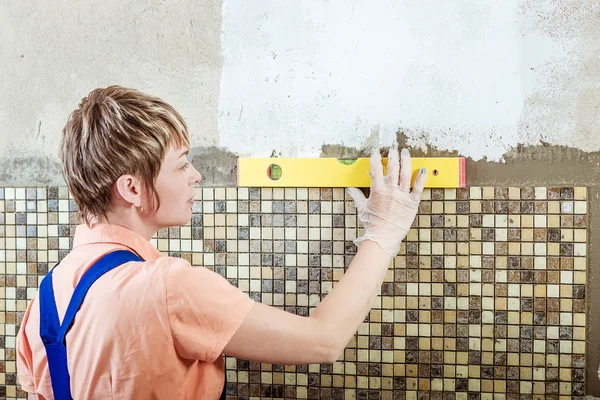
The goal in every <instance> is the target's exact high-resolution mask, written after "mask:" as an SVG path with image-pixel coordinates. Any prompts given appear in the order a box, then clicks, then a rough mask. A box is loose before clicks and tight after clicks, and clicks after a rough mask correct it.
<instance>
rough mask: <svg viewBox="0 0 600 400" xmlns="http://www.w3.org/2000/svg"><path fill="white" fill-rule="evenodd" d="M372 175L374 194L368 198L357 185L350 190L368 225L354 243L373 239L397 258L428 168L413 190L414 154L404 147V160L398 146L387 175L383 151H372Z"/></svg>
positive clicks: (413, 215) (390, 156)
mask: <svg viewBox="0 0 600 400" xmlns="http://www.w3.org/2000/svg"><path fill="white" fill-rule="evenodd" d="M400 163H401V164H402V168H400ZM370 175H371V194H370V196H369V198H368V199H367V198H366V197H365V195H364V194H363V193H362V192H361V191H360V190H359V189H357V188H349V189H346V191H347V192H348V194H349V195H350V196H351V197H352V199H353V200H354V203H355V205H356V210H357V212H358V218H359V219H360V221H361V222H362V223H363V225H364V234H363V235H362V236H361V237H359V238H357V239H355V240H354V243H355V244H356V245H357V246H360V244H361V243H362V242H364V241H365V240H371V241H373V242H376V243H377V244H379V246H380V247H381V248H382V249H383V250H384V251H385V252H386V253H388V254H389V255H390V256H392V257H395V256H396V255H397V254H398V251H399V250H400V244H401V243H402V240H404V238H405V237H406V235H407V234H408V231H409V230H410V227H411V226H412V223H413V221H414V219H415V216H416V215H417V211H418V209H419V202H420V201H421V193H423V187H424V186H425V180H426V177H427V174H426V171H425V169H424V168H423V169H421V170H420V171H419V173H418V174H417V178H416V180H415V185H414V188H413V190H412V192H411V190H410V182H411V178H412V164H411V160H410V154H409V153H408V150H402V160H401V162H400V161H399V160H398V149H396V148H395V147H394V148H392V149H391V150H390V152H389V155H388V174H387V175H386V176H385V177H384V176H383V164H382V163H381V154H380V153H379V150H374V151H373V153H371V172H370ZM398 177H399V178H400V179H398Z"/></svg>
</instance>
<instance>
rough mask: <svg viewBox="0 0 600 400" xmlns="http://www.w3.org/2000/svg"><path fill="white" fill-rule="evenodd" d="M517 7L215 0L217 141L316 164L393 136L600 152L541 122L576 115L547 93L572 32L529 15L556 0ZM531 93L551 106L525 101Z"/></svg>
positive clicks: (461, 2) (473, 145)
mask: <svg viewBox="0 0 600 400" xmlns="http://www.w3.org/2000/svg"><path fill="white" fill-rule="evenodd" d="M525 3H526V2H525V1H518V0H504V1H498V0H476V1H475V0H456V1H448V2H443V1H423V0H407V1H402V2H399V1H395V0H377V1H361V0H343V1H342V0H337V1H336V0H333V1H322V0H296V1H275V0H264V1H251V0H235V1H234V0H224V3H223V22H222V34H221V48H222V52H223V58H224V61H223V62H224V64H223V70H222V78H221V90H220V99H219V133H220V142H219V144H220V146H223V147H226V148H228V149H230V150H232V151H234V152H236V153H239V154H243V155H250V156H269V155H271V153H272V152H273V151H275V152H277V153H279V152H281V154H282V155H284V156H290V157H299V156H309V157H313V156H318V155H319V153H320V150H321V146H322V145H323V144H341V145H346V146H353V147H361V146H362V145H363V144H364V143H365V140H366V138H367V137H369V136H370V135H372V134H373V133H377V134H378V136H379V144H380V145H381V146H385V145H390V144H391V143H392V142H393V141H394V140H395V138H396V134H397V132H398V131H402V132H404V133H405V134H406V135H407V136H408V140H409V144H410V145H413V146H419V147H425V146H426V145H427V144H430V145H433V146H435V147H437V148H440V149H447V150H457V151H458V152H459V153H460V154H461V155H464V156H468V157H472V158H473V159H476V160H479V159H482V158H487V159H489V160H501V159H502V157H503V155H504V154H505V153H506V152H507V151H508V150H510V149H511V148H513V147H514V146H516V145H518V144H520V143H523V144H539V142H540V140H544V141H546V142H550V143H551V144H564V145H570V146H573V147H579V148H583V149H585V150H597V149H598V148H599V147H600V141H599V140H598V139H597V138H594V137H592V136H589V137H584V138H582V137H581V135H573V132H574V130H576V129H577V124H576V123H575V122H573V121H572V122H569V121H567V120H565V119H560V120H559V119H556V121H555V122H556V123H553V124H552V125H551V126H548V123H547V121H548V118H550V120H552V118H553V117H552V112H553V110H555V109H556V110H559V111H560V113H564V114H569V112H570V110H571V111H572V109H571V108H570V106H569V105H568V104H567V103H569V102H570V100H569V98H568V97H560V96H558V95H557V93H556V92H557V91H558V90H560V88H556V90H555V89H554V88H553V85H556V79H555V78H554V77H555V76H556V75H557V74H562V73H566V74H567V75H568V73H569V72H568V71H569V70H570V69H571V68H573V66H574V64H575V65H577V62H580V61H578V57H577V56H576V55H573V54H572V52H573V51H574V49H573V47H574V46H572V44H573V43H575V42H576V41H577V40H579V39H581V38H580V37H577V36H573V35H572V36H571V37H569V36H568V34H567V33H564V34H559V35H554V34H552V32H547V31H544V30H543V29H540V27H539V25H540V21H543V16H540V13H539V12H538V9H540V8H541V9H543V8H544V7H547V10H548V11H552V10H553V8H552V7H555V6H553V5H552V4H550V2H545V3H547V4H542V3H544V2H543V1H537V2H529V3H537V4H525ZM567 11H568V10H567ZM571 22H581V21H571ZM564 89H565V88H563V90H564ZM539 93H543V95H542V97H543V98H545V99H546V100H548V99H549V100H550V101H547V102H546V104H540V105H539V106H536V104H533V105H532V104H527V101H528V99H529V98H530V97H531V96H535V95H536V94H538V95H539ZM552 96H554V97H552ZM544 121H546V122H544ZM561 121H562V122H561ZM540 130H543V132H541V131H540Z"/></svg>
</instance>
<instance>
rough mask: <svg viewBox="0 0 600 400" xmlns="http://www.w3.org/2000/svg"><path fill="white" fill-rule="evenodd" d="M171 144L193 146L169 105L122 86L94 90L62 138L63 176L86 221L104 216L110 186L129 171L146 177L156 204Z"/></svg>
mask: <svg viewBox="0 0 600 400" xmlns="http://www.w3.org/2000/svg"><path fill="white" fill-rule="evenodd" d="M170 146H176V147H183V146H187V147H189V135H188V129H187V125H186V123H185V121H184V120H183V118H182V117H181V115H180V114H179V113H178V112H177V111H175V109H174V108H173V107H172V106H171V105H169V104H167V103H166V102H164V101H163V100H161V99H159V98H157V97H153V96H150V95H147V94H145V93H142V92H140V91H137V90H135V89H127V88H123V87H120V86H110V87H107V88H100V89H95V90H93V91H92V92H90V94H89V95H88V96H87V97H85V98H84V99H83V100H82V101H81V103H80V104H79V108H78V109H76V110H75V111H73V112H72V113H71V115H70V116H69V119H68V121H67V124H66V126H65V127H64V129H63V132H62V138H61V143H60V160H61V163H62V167H63V176H64V178H65V181H66V183H67V186H68V188H69V191H70V192H71V194H72V195H73V197H74V199H75V201H76V202H77V204H78V205H79V210H80V211H81V214H82V216H83V218H84V219H85V221H86V223H87V224H89V223H90V220H91V219H92V218H93V217H100V216H104V217H106V214H107V212H108V211H109V210H110V207H111V193H112V187H113V185H114V183H115V182H116V181H117V179H118V178H119V177H120V176H122V175H125V174H131V175H134V176H137V177H139V178H140V179H141V180H142V181H143V183H144V185H145V186H146V188H147V189H149V190H150V192H151V193H152V200H153V204H152V205H151V207H153V208H154V210H156V209H158V207H160V202H159V199H158V195H157V193H156V189H155V181H156V177H157V176H158V172H159V170H160V166H161V164H162V162H163V160H164V157H165V153H166V152H167V150H168V149H169V147H170Z"/></svg>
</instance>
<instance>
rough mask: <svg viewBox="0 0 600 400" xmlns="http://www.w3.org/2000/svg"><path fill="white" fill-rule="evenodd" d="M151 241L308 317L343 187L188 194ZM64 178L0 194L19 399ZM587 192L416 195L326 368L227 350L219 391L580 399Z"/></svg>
mask: <svg viewBox="0 0 600 400" xmlns="http://www.w3.org/2000/svg"><path fill="white" fill-rule="evenodd" d="M198 199H201V200H198V201H197V202H196V205H195V207H194V216H193V220H192V222H191V224H190V225H188V226H185V227H182V228H171V229H165V230H163V231H161V232H159V233H158V235H157V237H156V238H155V239H153V242H154V244H155V245H156V246H157V247H158V248H159V250H161V251H164V252H165V253H170V254H171V255H175V256H180V257H183V258H186V259H187V260H189V261H190V262H191V263H192V264H194V265H205V266H207V267H208V268H211V269H214V270H215V271H217V272H218V273H220V274H222V275H224V276H225V277H227V278H228V279H229V281H230V282H231V283H232V284H234V285H237V286H239V287H240V288H242V289H243V290H244V291H246V292H248V293H249V295H250V296H251V297H252V298H254V299H255V300H258V301H262V302H264V303H267V304H272V305H275V306H278V307H281V308H284V309H286V310H288V311H290V312H293V313H297V314H300V315H309V314H310V312H311V310H312V309H314V307H315V306H316V304H317V303H318V302H319V301H320V299H321V298H322V297H323V296H325V295H326V294H327V293H328V292H329V291H331V290H332V288H333V286H334V285H335V282H336V281H338V280H339V279H340V277H341V276H342V274H343V272H344V268H345V267H346V266H347V265H348V264H349V262H350V261H351V260H352V257H353V254H354V253H355V251H356V249H355V246H354V245H353V244H352V239H354V238H355V237H356V236H357V234H358V229H359V228H357V225H358V224H357V218H356V211H355V208H354V205H353V203H352V201H351V200H350V199H349V198H348V197H346V195H345V192H344V190H342V189H333V190H332V189H285V190H284V189H234V188H229V189H225V188H223V189H198ZM76 223H77V207H76V205H75V204H74V202H73V201H72V200H69V198H68V193H67V191H66V189H65V188H47V189H46V188H39V189H31V188H29V189H24V188H17V189H14V188H6V189H0V238H1V239H0V286H1V287H0V397H2V398H4V397H7V398H10V399H12V398H24V393H23V392H22V391H20V390H19V389H18V383H17V382H16V374H15V350H14V348H15V336H16V332H17V331H18V329H19V322H20V320H21V318H22V316H23V312H24V311H25V309H26V306H27V300H28V299H31V298H32V296H33V295H34V294H35V292H36V291H37V287H38V284H39V282H40V281H41V279H42V277H43V276H44V274H46V273H47V271H48V267H49V266H50V267H51V266H53V265H54V264H55V263H56V262H57V261H59V260H60V259H61V258H62V257H63V256H64V255H65V254H66V253H67V252H68V250H69V248H70V244H71V241H70V237H71V235H72V234H73V231H74V229H73V228H74V226H75V224H76ZM587 227H588V224H587V197H586V189H585V188H540V187H538V188H492V187H484V188H480V187H473V188H469V189H464V190H463V189H459V190H436V189H433V190H426V191H425V193H424V195H423V201H422V204H421V210H420V215H419V216H418V217H417V220H416V221H415V224H414V229H412V230H411V232H410V234H409V236H408V237H407V240H406V241H405V243H404V244H403V246H402V249H401V254H400V255H399V256H398V257H396V259H395V260H394V264H393V268H391V269H390V270H389V271H388V274H387V275H386V279H385V282H384V284H383V287H382V291H381V296H380V297H378V299H377V301H376V303H375V305H374V308H373V310H372V311H371V313H370V314H369V316H368V318H367V320H366V321H365V323H364V324H363V325H362V326H361V327H360V330H359V332H358V334H357V335H356V336H355V337H354V338H353V339H352V341H351V342H350V343H349V344H348V347H347V348H346V350H345V351H344V354H343V356H342V357H341V358H340V360H339V361H338V362H336V363H335V364H333V365H321V366H319V365H310V366H279V365H266V364H258V363H252V362H246V361H242V360H235V359H228V361H227V369H228V378H229V381H230V383H229V385H228V388H227V391H228V395H229V398H231V399H253V398H290V399H293V398H308V399H355V398H356V399H419V400H420V399H431V400H434V399H439V400H442V399H443V400H446V399H453V400H454V399H461V400H462V399H468V400H471V399H579V398H583V397H580V396H582V395H583V394H584V375H585V374H584V361H585V360H584V357H585V350H586V348H585V346H586V343H585V333H586V332H585V329H586V328H585V326H586V314H585V312H586V305H585V302H586V298H585V297H586V268H587V263H586V250H587V234H588V230H587Z"/></svg>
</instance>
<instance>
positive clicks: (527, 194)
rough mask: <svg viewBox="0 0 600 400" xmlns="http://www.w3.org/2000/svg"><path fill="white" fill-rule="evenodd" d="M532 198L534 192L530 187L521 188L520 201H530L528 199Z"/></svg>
mask: <svg viewBox="0 0 600 400" xmlns="http://www.w3.org/2000/svg"><path fill="white" fill-rule="evenodd" d="M534 196H535V192H534V190H533V188H531V187H527V188H521V199H522V200H530V199H533V198H534Z"/></svg>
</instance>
